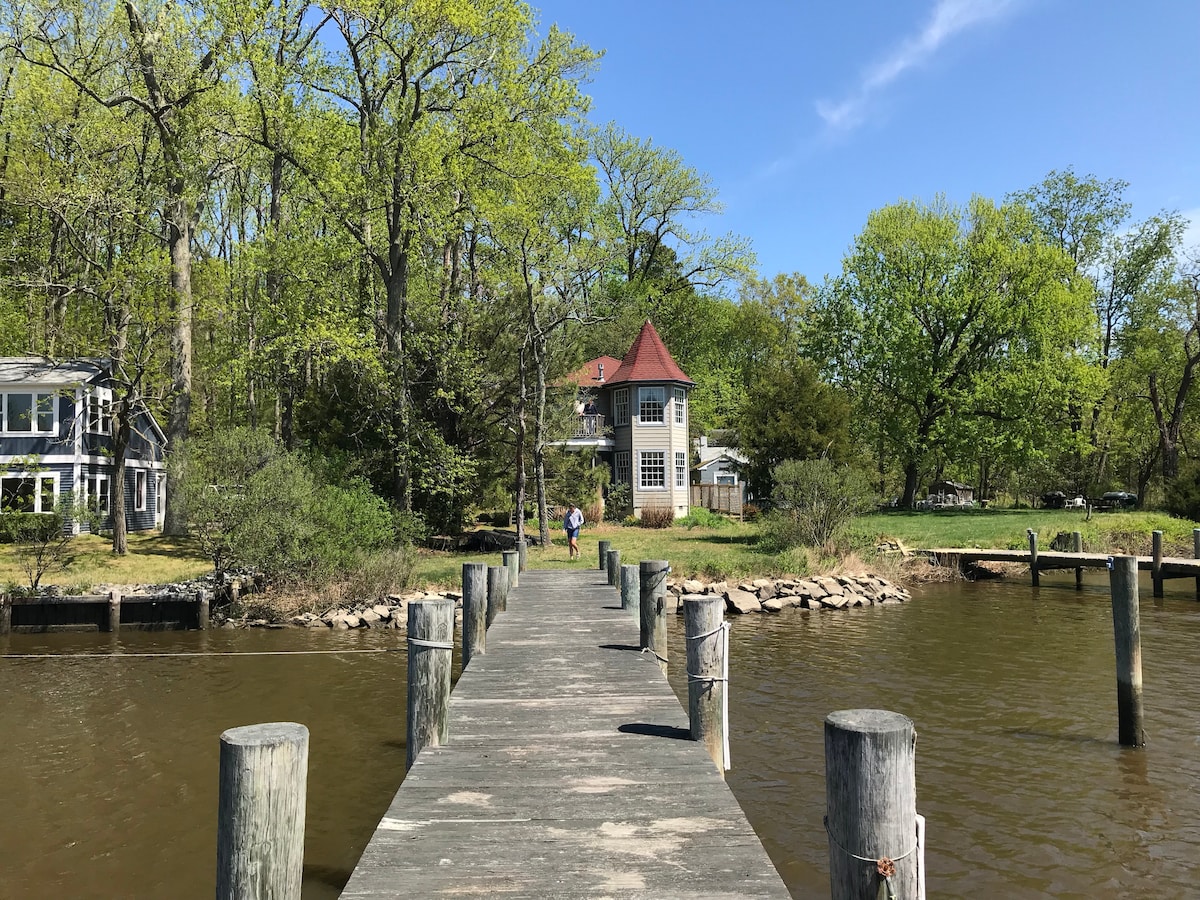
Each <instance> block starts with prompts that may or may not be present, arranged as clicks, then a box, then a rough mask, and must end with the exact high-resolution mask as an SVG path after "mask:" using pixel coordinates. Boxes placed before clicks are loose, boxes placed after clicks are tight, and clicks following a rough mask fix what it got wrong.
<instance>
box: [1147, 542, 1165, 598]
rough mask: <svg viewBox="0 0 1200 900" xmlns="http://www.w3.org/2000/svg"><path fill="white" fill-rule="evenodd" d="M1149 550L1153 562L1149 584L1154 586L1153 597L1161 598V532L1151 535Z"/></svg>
mask: <svg viewBox="0 0 1200 900" xmlns="http://www.w3.org/2000/svg"><path fill="white" fill-rule="evenodd" d="M1151 548H1152V550H1151V552H1152V553H1153V561H1152V562H1151V563H1150V583H1151V584H1152V585H1153V586H1154V596H1155V597H1161V596H1162V595H1163V576H1162V559H1163V533H1162V532H1161V531H1155V532H1153V534H1152V535H1151Z"/></svg>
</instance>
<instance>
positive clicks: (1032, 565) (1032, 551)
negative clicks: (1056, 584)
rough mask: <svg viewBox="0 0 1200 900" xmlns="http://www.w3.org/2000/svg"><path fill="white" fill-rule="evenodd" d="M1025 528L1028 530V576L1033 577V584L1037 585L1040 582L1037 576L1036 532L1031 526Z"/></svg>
mask: <svg viewBox="0 0 1200 900" xmlns="http://www.w3.org/2000/svg"><path fill="white" fill-rule="evenodd" d="M1026 530H1027V531H1028V532H1029V576H1030V578H1032V579H1033V586H1034V587H1037V586H1038V585H1039V584H1040V583H1041V581H1040V579H1039V578H1038V548H1037V532H1036V531H1034V530H1033V529H1032V528H1029V529H1026Z"/></svg>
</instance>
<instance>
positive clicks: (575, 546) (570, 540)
mask: <svg viewBox="0 0 1200 900" xmlns="http://www.w3.org/2000/svg"><path fill="white" fill-rule="evenodd" d="M582 527H583V513H582V512H581V511H580V509H579V507H578V506H576V505H575V504H574V503H572V504H571V505H570V506H569V507H568V509H567V516H566V518H565V519H563V530H564V531H566V533H567V555H568V557H569V558H570V559H577V558H578V557H579V556H580V552H579V529H580V528H582Z"/></svg>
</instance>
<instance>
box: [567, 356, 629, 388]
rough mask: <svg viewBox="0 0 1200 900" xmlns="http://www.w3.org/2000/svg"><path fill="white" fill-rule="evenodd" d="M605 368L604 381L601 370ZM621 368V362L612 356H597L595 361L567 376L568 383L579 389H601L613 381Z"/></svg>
mask: <svg viewBox="0 0 1200 900" xmlns="http://www.w3.org/2000/svg"><path fill="white" fill-rule="evenodd" d="M601 366H603V367H604V380H603V381H602V380H601V379H600V368H601ZM619 368H621V361H620V360H619V359H614V358H613V357H611V356H597V357H596V358H595V359H589V360H588V361H587V362H585V363H584V364H583V365H582V366H580V367H579V368H578V369H576V370H575V371H574V372H572V373H571V374H570V375H568V376H567V381H569V382H570V383H571V384H575V385H578V386H579V387H599V386H600V385H602V384H608V383H609V382H610V381H612V377H613V375H615V374H616V373H617V369H619Z"/></svg>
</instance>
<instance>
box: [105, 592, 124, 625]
mask: <svg viewBox="0 0 1200 900" xmlns="http://www.w3.org/2000/svg"><path fill="white" fill-rule="evenodd" d="M108 630H109V631H110V632H112V633H113V634H116V633H117V632H118V631H120V630H121V592H120V591H109V592H108Z"/></svg>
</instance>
